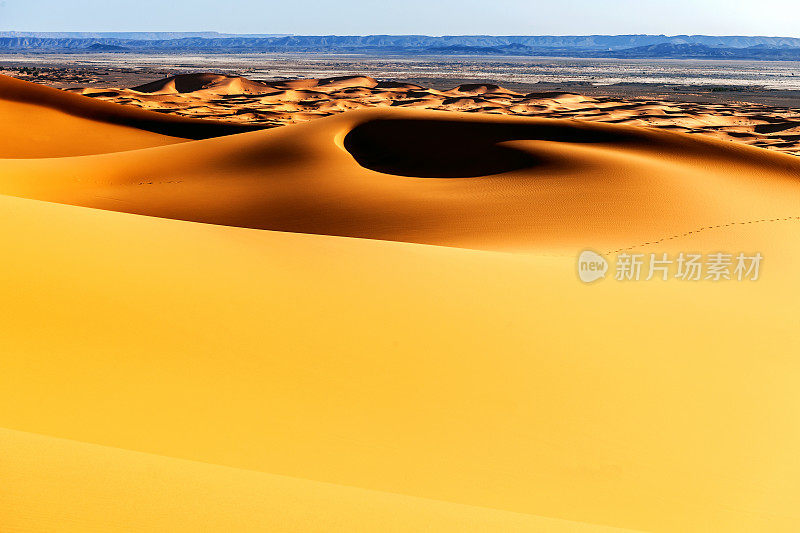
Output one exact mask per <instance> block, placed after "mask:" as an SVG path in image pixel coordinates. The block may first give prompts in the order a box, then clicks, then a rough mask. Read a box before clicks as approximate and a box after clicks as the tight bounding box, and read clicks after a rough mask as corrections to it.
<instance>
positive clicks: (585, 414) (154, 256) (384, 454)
mask: <svg viewBox="0 0 800 533" xmlns="http://www.w3.org/2000/svg"><path fill="white" fill-rule="evenodd" d="M0 212H2V213H3V217H4V218H3V219H4V223H3V225H2V234H1V235H2V242H3V247H4V250H5V256H4V261H3V277H2V281H1V282H0V297H2V299H3V301H4V302H9V305H6V306H4V307H3V309H2V316H0V325H1V326H0V335H1V336H2V338H3V358H2V365H3V369H2V370H3V371H2V372H0V398H2V401H0V427H6V428H11V429H15V430H21V431H30V432H35V433H41V434H46V435H51V436H57V437H63V438H69V439H75V440H78V441H84V442H91V443H96V444H102V445H107V446H114V447H119V448H126V449H129V450H137V451H143V452H149V453H155V454H160V455H165V456H170V457H175V458H183V459H190V460H193V461H201V462H206V463H214V464H219V465H227V466H231V467H236V468H242V469H247V470H252V471H258V472H265V473H270V474H280V475H288V476H293V477H299V478H306V479H311V480H316V481H324V482H330V483H336V484H340V485H349V486H355V487H362V488H367V489H371V490H378V491H388V492H393V493H399V494H405V495H410V496H416V497H422V498H430V499H435V500H443V501H449V502H455V503H461V504H466V505H474V506H480V507H488V508H496V509H504V510H508V511H514V512H520V513H528V514H535V515H540V516H548V517H556V518H561V519H565V520H573V521H581V522H589V523H593V524H607V525H613V526H617V527H627V528H631V529H641V530H645V531H709V530H713V531H787V532H788V531H795V530H796V525H797V524H798V523H800V522H798V520H800V516H798V514H797V507H796V505H794V504H795V502H796V498H795V497H796V495H797V494H798V490H799V489H800V487H798V479H800V465H798V463H797V461H796V450H797V448H798V446H800V433H798V431H797V428H796V424H794V420H795V419H796V415H797V405H798V392H797V386H796V381H797V375H798V372H799V371H800V367H798V365H799V364H800V363H798V361H797V358H796V357H795V354H796V353H798V350H800V338H799V337H798V335H797V332H796V320H795V316H796V313H795V311H796V306H797V304H796V301H795V296H794V295H795V294H796V293H797V291H798V290H800V287H798V281H797V279H798V278H797V276H796V264H797V262H798V261H800V253H799V250H798V246H797V245H796V244H790V245H787V244H786V243H796V233H797V223H775V224H770V225H749V226H736V227H732V228H726V229H724V230H715V231H716V235H715V236H713V237H712V236H710V235H709V232H705V233H704V234H703V235H704V237H703V238H704V239H707V241H706V242H703V241H702V240H689V241H688V243H682V244H677V245H676V246H678V247H683V246H686V245H689V246H700V247H701V248H703V249H704V248H705V247H707V246H708V245H709V243H713V244H716V245H719V246H722V247H724V248H725V249H728V248H731V247H733V249H734V250H735V249H739V248H741V249H745V250H760V251H761V252H762V253H763V254H764V255H765V256H766V257H767V261H768V267H767V266H765V270H764V273H763V279H761V280H760V281H758V282H754V283H750V284H747V283H745V284H742V283H739V284H737V283H728V284H714V283H700V284H690V283H684V284H682V283H679V282H677V283H661V284H659V283H644V282H643V283H640V284H636V283H632V284H629V285H625V284H619V283H616V284H615V283H613V282H602V283H601V284H599V285H597V286H594V285H592V286H585V285H582V284H581V283H580V282H578V281H577V280H576V278H575V274H574V263H573V261H574V258H573V257H572V256H570V257H564V258H558V257H549V256H548V255H526V254H498V253H492V252H479V251H469V250H461V249H455V248H444V247H430V246H421V245H414V244H404V243H391V242H381V241H371V240H361V239H344V238H338V237H325V236H316V235H300V234H291V233H277V232H265V231H256V230H248V229H241V228H230V227H224V226H214V225H203V224H195V223H189V222H180V221H171V220H162V219H157V218H150V217H139V216H134V215H126V214H119V213H112V212H104V211H94V210H89V209H85V208H79V207H72V206H61V205H56V204H47V203H41V202H35V201H31V200H24V199H15V198H8V197H1V198H0ZM767 268H768V270H767ZM676 332H680V334H677V333H676ZM12 437H13V436H9V435H5V436H4V437H3V438H4V439H6V438H7V439H11V441H10V442H12V444H13V442H15V440H14V438H12ZM3 442H5V441H3ZM4 446H11V444H4ZM17 448H18V447H17V446H15V447H14V449H17ZM60 449H62V448H61V447H60V446H58V445H56V444H55V443H54V444H53V445H52V448H50V453H49V454H46V455H45V457H50V458H55V459H53V460H57V458H58V457H59V455H60V454H62V453H67V452H62V451H59V450H60ZM36 450H38V448H36V447H34V448H32V449H31V452H30V453H31V454H36ZM69 453H70V454H71V453H72V452H69ZM0 457H7V456H6V454H2V455H0ZM37 457H38V455H35V456H34V455H29V456H28V458H29V459H28V462H27V463H25V464H27V465H29V466H24V465H22V466H19V463H18V462H17V460H10V461H9V460H8V459H6V461H7V462H8V463H10V464H8V466H5V467H4V468H5V469H6V471H7V470H8V469H13V468H19V469H20V470H21V472H22V473H21V474H20V473H18V474H16V475H15V476H14V477H13V479H19V477H20V475H22V477H23V478H24V479H27V480H36V479H41V478H42V476H48V475H49V476H52V475H53V472H52V471H51V470H50V468H49V466H48V465H51V464H53V463H51V462H48V461H45V462H43V463H42V462H39V461H40V460H39V459H36V458H37ZM98 457H99V458H100V459H99V460H102V461H108V462H109V463H110V466H109V468H111V469H112V470H113V472H119V471H120V470H122V472H123V473H121V474H118V475H117V474H113V473H112V474H108V475H109V476H111V480H110V481H108V482H106V481H104V480H105V479H107V478H106V477H99V478H98V477H97V476H105V474H103V472H106V471H107V470H106V469H100V470H91V471H82V472H83V473H82V474H76V477H73V479H75V481H74V482H75V484H76V485H75V487H76V489H75V491H77V492H78V493H84V492H88V494H89V499H88V501H87V503H86V505H90V506H91V505H93V503H92V502H96V501H97V498H100V496H99V495H97V494H98V491H103V490H107V491H108V494H109V496H108V498H107V501H108V502H110V503H108V505H109V507H110V510H109V511H107V512H108V513H111V514H112V515H113V514H114V513H122V512H124V509H125V506H126V505H127V502H128V500H127V499H126V498H124V497H123V496H124V495H125V494H128V492H127V491H129V490H136V489H135V487H136V486H142V485H139V483H140V482H136V484H135V485H134V488H133V489H131V488H129V486H128V485H122V486H120V485H121V484H123V483H124V480H125V479H127V478H128V477H127V476H128V475H127V474H125V473H124V472H126V471H129V470H126V469H133V470H134V471H135V470H136V469H138V468H144V467H142V466H137V465H140V464H141V463H140V462H139V461H140V460H139V459H136V458H135V457H134V458H130V456H126V455H125V454H116V455H114V454H111V455H109V454H107V453H105V452H103V453H102V454H99V455H98ZM0 461H2V459H0ZM0 464H3V463H2V462H0ZM15 465H17V466H15ZM37 465H41V466H37ZM162 465H163V468H167V469H168V472H169V469H170V468H171V467H169V466H168V465H167V464H163V463H162ZM158 468H162V466H159V467H158ZM176 468H177V469H178V470H180V468H178V467H176ZM64 471H65V472H67V473H69V472H70V471H71V470H70V469H69V468H67V467H65V468H64ZM56 472H58V470H57V471H56ZM90 472H97V474H90ZM26 473H27V474H26ZM64 475H67V474H64ZM176 475H177V473H176ZM197 475H199V476H200V477H201V478H202V480H204V481H202V483H203V484H216V483H219V485H217V486H218V487H219V486H222V487H228V486H229V485H228V483H231V484H232V487H231V488H230V489H228V490H230V491H233V492H234V493H238V492H240V491H247V490H249V489H248V487H251V486H252V485H251V484H250V483H251V482H248V481H245V480H239V481H236V479H231V478H228V477H226V476H225V475H223V474H219V477H215V476H217V475H216V474H213V473H209V474H208V476H209V477H204V476H205V474H202V475H201V474H200V473H198V474H197ZM76 478H77V479H76ZM150 479H152V478H150ZM179 479H183V478H179ZM98 480H99V481H98ZM115 480H117V481H115ZM215 480H216V481H215ZM27 483H34V481H27V482H25V483H23V482H19V484H20V486H21V487H31V485H28V484H27ZM96 483H97V484H96ZM118 483H119V484H118ZM252 483H259V482H258V481H253V482H252ZM15 484H16V483H15ZM4 485H5V484H4ZM152 485H153V487H154V489H153V490H154V491H155V492H154V495H153V497H152V498H158V496H159V495H163V498H159V499H157V501H161V502H162V505H164V506H169V505H170V503H171V502H172V500H171V499H170V497H169V495H171V494H173V493H174V491H178V490H179V489H176V488H174V487H175V485H174V484H173V483H172V482H169V481H164V482H161V481H158V480H153V481H152ZM201 486H202V485H201ZM33 487H34V488H33V489H26V490H27V492H25V493H24V494H23V496H21V499H23V503H24V505H23V506H20V505H18V504H14V503H13V502H14V501H15V500H11V501H9V500H7V499H3V498H0V516H2V515H5V516H9V517H10V518H11V519H14V520H15V521H17V522H15V523H19V521H21V520H23V519H28V520H30V522H31V523H33V524H34V525H36V524H42V523H43V521H45V520H47V518H48V517H53V514H50V513H57V512H60V511H59V510H60V509H64V507H58V506H56V507H54V506H53V504H50V503H49V502H47V501H45V500H42V499H41V498H40V497H39V496H38V492H37V491H36V490H34V489H35V485H34V486H33ZM162 487H164V488H162ZM3 490H8V489H7V488H4V489H3ZM142 490H144V489H142ZM180 490H181V492H180V493H181V494H184V495H185V496H184V497H183V498H182V499H180V500H178V501H177V502H176V503H175V505H176V506H178V507H181V506H183V505H184V504H183V503H182V502H185V501H186V500H187V499H190V498H191V496H190V495H191V494H193V492H185V491H192V490H195V489H189V488H186V489H180ZM196 490H201V489H200V488H198V489H196ZM218 490H219V489H215V492H214V494H218ZM298 490H299V489H298ZM162 491H164V492H162ZM12 493H13V490H12ZM26 495H27V496H26ZM95 495H97V496H95ZM143 497H144V496H142V498H143ZM290 497H291V496H286V498H290ZM341 497H342V498H346V497H347V496H346V495H345V494H342V495H341ZM152 498H150V499H148V500H146V501H145V502H144V503H143V505H144V504H146V502H147V501H149V502H153V499H152ZM252 498H253V497H252V496H251V497H250V498H246V499H245V503H246V509H252V507H251V503H249V502H252V501H253V500H252ZM309 498H311V500H310V501H311V504H312V505H314V507H311V508H309V509H308V512H307V513H306V514H305V515H304V516H302V517H298V518H297V524H298V529H300V530H302V529H303V525H304V524H312V525H313V524H315V523H318V522H316V521H317V520H319V519H320V515H319V513H323V514H324V513H325V511H324V508H323V510H319V511H318V509H320V508H319V507H316V505H322V503H314V502H315V501H318V500H315V496H314V495H313V493H310V494H309ZM355 498H356V499H358V497H355ZM58 501H67V502H68V501H69V500H63V499H60V500H58ZM135 501H137V502H138V501H142V500H140V499H137V500H135ZM292 501H296V500H294V499H293V497H292ZM370 501H373V502H374V500H370V498H369V497H365V498H364V502H365V505H367V506H369V505H372V504H371V503H370ZM37 502H38V503H39V505H38V506H37V505H36V503H37ZM280 502H284V503H285V504H286V505H287V506H288V505H290V504H289V503H288V501H286V500H279V502H278V503H276V505H278V506H281V505H282V504H281V503H280ZM186 505H190V504H188V503H187V504H186ZM297 505H302V501H301V503H298V504H297ZM423 507H424V506H423ZM25 509H33V510H34V511H35V512H34V514H33V515H25V516H22V515H21V514H20V513H22V510H25ZM89 509H91V507H89ZM162 509H163V507H162ZM168 509H169V508H168V507H167V509H165V510H163V511H161V512H163V513H165V514H167V515H170V514H171V511H169V510H168ZM359 509H363V508H361V507H359ZM418 511H419V509H417V507H416V505H414V504H413V503H408V504H407V507H406V508H405V510H404V511H398V513H399V514H398V515H397V522H396V523H397V526H396V527H397V528H398V529H401V530H402V529H403V526H404V525H405V524H406V522H405V521H406V519H408V520H410V521H409V522H407V524H408V527H406V528H405V529H406V530H409V531H415V530H417V528H416V527H415V526H414V523H415V522H414V521H413V520H412V518H409V517H413V516H414V513H416V512H418ZM153 512H156V511H153ZM207 512H208V513H209V514H210V515H212V516H214V515H215V513H219V515H218V516H220V517H221V518H220V519H221V520H222V519H224V518H225V516H229V515H228V514H227V513H229V511H227V510H226V509H225V508H224V507H219V506H213V505H212V506H210V508H209V509H208V511H207ZM251 512H252V513H253V514H251ZM361 512H366V511H361V510H354V509H352V508H351V507H345V508H343V509H342V510H341V513H342V516H343V518H342V520H344V523H345V524H349V523H353V521H356V522H358V520H359V518H358V517H359V516H360V514H359V513H361ZM387 512H389V511H387ZM243 513H244V511H243ZM78 514H81V513H78ZM104 516H105V515H104ZM250 517H253V518H252V519H253V520H254V521H255V522H254V523H261V522H259V520H261V519H262V518H261V517H263V515H261V514H259V513H258V512H256V511H250V510H248V511H247V512H246V513H244V514H242V515H241V516H240V519H241V520H242V521H247V520H248V519H249V518H250ZM79 518H80V517H79ZM385 518H387V517H384V519H385ZM142 519H143V520H144V518H142ZM82 520H91V516H89V517H86V518H82ZM165 520H167V519H165ZM275 522H276V524H277V525H278V526H280V525H281V524H283V522H282V521H281V520H279V519H278V518H275ZM44 523H47V522H44ZM50 523H52V522H50ZM80 523H81V522H78V524H80ZM442 523H447V521H446V520H444V519H443V522H442ZM452 523H454V524H458V522H452ZM478 523H479V522H478ZM191 524H192V523H191V522H189V523H187V524H186V526H185V528H184V530H192V527H191ZM276 527H277V526H276ZM76 529H78V530H80V527H79V526H76ZM364 529H365V530H368V531H369V530H371V531H383V528H381V527H377V526H376V527H375V528H372V527H368V526H364ZM530 529H531V530H532V531H537V530H538V531H559V530H558V529H548V528H546V527H545V528H539V529H537V528H536V527H533V526H532V527H531V528H530ZM39 530H41V526H40V529H39ZM312 530H313V528H312ZM444 530H448V529H446V528H445V529H444ZM451 530H454V531H456V530H459V527H457V526H454V527H452V528H451ZM494 530H496V531H502V530H503V528H502V527H500V526H498V527H497V528H495V529H494Z"/></svg>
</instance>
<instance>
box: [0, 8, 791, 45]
mask: <svg viewBox="0 0 800 533" xmlns="http://www.w3.org/2000/svg"><path fill="white" fill-rule="evenodd" d="M0 30H17V31H205V30H215V31H220V32H226V33H295V34H303V35H324V34H335V35H364V34H426V35H463V34H490V35H582V34H624V33H665V34H670V35H674V34H707V35H773V36H787V37H800V0H657V1H655V0H606V1H603V0H548V1H538V0H391V1H389V2H383V1H381V0H125V1H118V0H0Z"/></svg>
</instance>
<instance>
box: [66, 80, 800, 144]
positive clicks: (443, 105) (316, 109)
mask: <svg viewBox="0 0 800 533" xmlns="http://www.w3.org/2000/svg"><path fill="white" fill-rule="evenodd" d="M298 90H299V91H298ZM76 92H80V93H82V94H85V95H87V96H91V97H93V98H95V99H98V100H109V101H113V102H117V103H124V104H129V105H132V106H137V107H142V108H145V109H154V110H158V111H162V112H167V113H170V114H173V115H177V116H186V117H209V118H218V119H224V120H226V121H233V122H246V123H252V124H261V125H265V126H272V125H283V124H292V123H296V122H303V121H307V120H310V119H313V118H318V117H324V116H329V115H331V114H333V113H339V112H342V111H346V110H349V109H354V108H357V107H386V106H394V107H413V108H425V109H435V110H442V111H464V112H473V113H474V112H479V113H492V114H503V115H522V116H536V117H541V118H577V119H581V120H590V121H597V122H607V123H612V124H631V125H638V126H651V127H657V128H664V129H670V130H674V131H681V132H684V133H700V134H703V135H707V136H711V137H715V138H719V139H722V140H731V141H736V142H741V143H746V144H751V145H754V146H760V147H765V148H770V149H773V150H777V151H781V152H786V153H790V154H795V155H797V154H798V153H800V115H798V113H797V112H796V111H792V110H787V109H784V110H778V109H774V108H770V107H767V106H762V105H756V104H746V103H736V104H700V103H689V102H670V101H666V100H653V99H628V100H626V99H620V98H612V97H589V96H582V95H578V94H571V93H554V92H540V93H528V94H522V93H517V92H514V91H511V90H508V89H505V88H503V87H500V86H497V85H493V84H464V85H460V86H458V87H455V88H453V89H449V90H446V91H439V90H436V89H430V88H425V87H421V86H418V85H413V84H408V83H394V82H378V81H377V80H374V79H372V78H369V77H366V76H349V77H339V78H325V79H298V80H286V81H276V82H273V81H270V82H258V81H252V80H248V79H246V78H242V77H239V76H227V75H222V74H210V73H197V74H183V75H179V76H174V77H171V78H166V79H163V80H157V81H154V82H152V83H149V84H146V85H143V86H139V87H135V88H133V89H109V90H98V89H94V88H91V89H77V90H76ZM164 95H168V96H169V97H170V98H168V99H164Z"/></svg>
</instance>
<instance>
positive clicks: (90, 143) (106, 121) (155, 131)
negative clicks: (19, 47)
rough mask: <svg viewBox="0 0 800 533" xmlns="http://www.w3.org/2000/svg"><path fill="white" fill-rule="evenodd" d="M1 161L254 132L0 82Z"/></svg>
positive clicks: (238, 126) (7, 79)
mask: <svg viewBox="0 0 800 533" xmlns="http://www.w3.org/2000/svg"><path fill="white" fill-rule="evenodd" d="M0 115H2V117H3V124H4V127H2V128H0V157H3V158H36V157H63V156H71V155H87V154H98V153H105V152H114V151H120V150H133V149H137V148H147V147H151V146H162V145H165V144H173V143H177V142H181V141H183V140H186V139H203V138H208V137H215V136H219V135H227V134H231V133H237V132H242V131H250V130H253V129H255V128H253V127H248V126H246V125H242V124H230V123H222V122H218V121H215V120H208V121H200V120H197V119H193V118H184V117H178V116H174V115H165V114H161V113H154V112H151V111H144V110H141V109H137V108H135V107H128V106H118V105H113V104H109V103H108V102H101V101H91V100H88V99H87V98H82V97H80V96H76V95H74V94H70V93H68V92H65V91H60V90H58V89H53V88H50V87H44V86H41V85H36V84H33V83H29V82H25V81H21V80H16V79H14V78H10V77H7V76H0Z"/></svg>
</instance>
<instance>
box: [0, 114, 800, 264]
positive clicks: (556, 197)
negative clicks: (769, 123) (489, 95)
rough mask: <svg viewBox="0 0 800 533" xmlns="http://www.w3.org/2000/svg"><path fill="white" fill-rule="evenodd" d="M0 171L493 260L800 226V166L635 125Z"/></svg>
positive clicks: (241, 145) (399, 122) (153, 152)
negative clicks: (791, 223)
mask: <svg viewBox="0 0 800 533" xmlns="http://www.w3.org/2000/svg"><path fill="white" fill-rule="evenodd" d="M0 172H2V173H3V176H4V179H3V181H2V183H0V193H5V194H13V195H18V196H25V197H29V198H37V199H43V200H50V201H56V202H64V203H70V204H76V205H82V206H88V207H98V208H103V209H110V210H115V211H125V212H130V213H139V214H146V215H152V216H159V217H165V218H176V219H183V220H192V221H198V222H210V223H215V224H224V225H231V226H242V227H251V228H260V229H271V230H281V231H293V232H303V233H317V234H330V235H342V236H350V237H368V238H375V239H384V240H397V241H407V242H417V243H426V244H438V245H446V246H458V247H467V248H478V249H492V250H536V249H543V248H552V247H555V248H559V247H561V248H563V247H570V248H574V247H580V246H584V247H585V246H594V247H596V248H599V249H601V250H611V249H617V248H619V247H623V246H630V245H633V244H637V243H640V242H652V241H653V240H655V239H659V238H662V237H665V236H668V235H673V234H675V233H683V232H686V231H692V230H694V229H697V228H699V227H705V226H711V225H718V224H727V223H731V222H738V221H748V220H757V219H763V218H774V217H786V216H794V215H798V214H800V213H798V211H800V209H798V203H797V197H798V194H800V181H798V178H800V160H798V159H797V158H794V157H790V156H786V155H783V154H779V153H774V152H769V151H766V150H759V149H754V148H751V147H747V146H743V145H737V144H733V143H727V142H721V141H715V140H713V139H706V138H701V137H698V136H688V135H681V134H677V133H671V132H663V131H656V130H648V129H642V128H635V127H630V126H614V125H606V124H595V123H581V122H577V121H555V120H547V119H531V118H517V117H495V116H486V115H471V114H458V113H446V112H435V111H426V110H410V109H403V110H391V109H371V110H360V111H354V112H350V113H346V114H342V115H338V116H335V117H329V118H325V119H319V120H315V121H313V122H310V123H306V124H299V125H296V126H293V127H290V128H289V127H284V128H275V129H271V130H265V131H260V132H252V133H247V134H242V135H234V136H229V137H223V138H218V139H208V140H203V141H198V142H192V143H181V144H176V145H172V146H163V147H157V148H151V149H145V150H134V151H127V152H120V153H112V154H101V155H96V156H91V157H74V158H61V159H39V160H14V161H10V160H0ZM442 178H444V179H442Z"/></svg>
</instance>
